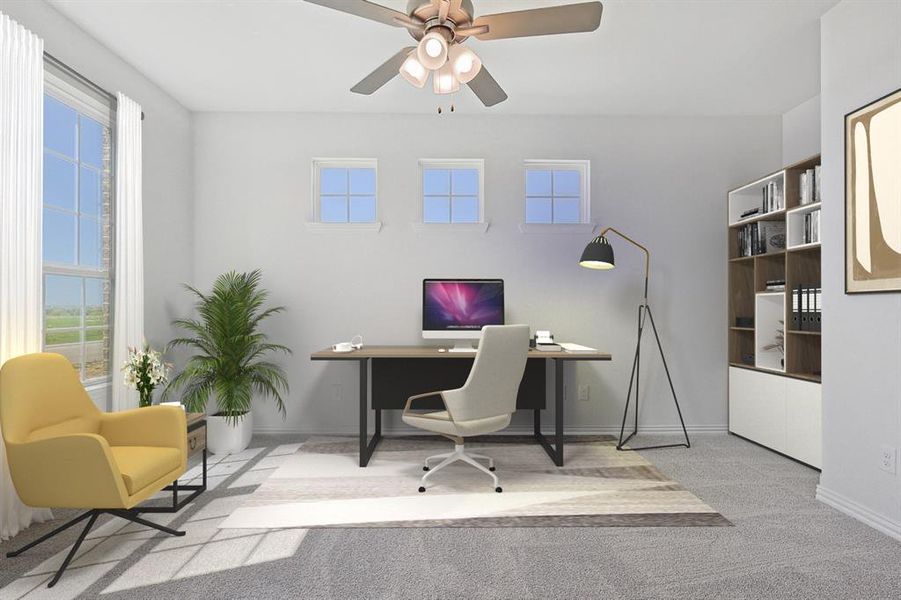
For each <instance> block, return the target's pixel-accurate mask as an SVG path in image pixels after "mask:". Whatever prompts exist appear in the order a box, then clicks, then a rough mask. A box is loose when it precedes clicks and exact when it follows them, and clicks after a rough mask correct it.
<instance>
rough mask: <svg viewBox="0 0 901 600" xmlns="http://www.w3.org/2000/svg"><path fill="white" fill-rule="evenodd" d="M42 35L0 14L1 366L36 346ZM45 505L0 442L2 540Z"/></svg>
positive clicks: (42, 512)
mask: <svg viewBox="0 0 901 600" xmlns="http://www.w3.org/2000/svg"><path fill="white" fill-rule="evenodd" d="M43 136H44V41H43V40H42V39H41V38H39V37H37V36H36V35H34V34H33V33H31V32H30V31H28V30H27V29H25V28H24V27H22V26H21V25H19V24H18V23H16V22H15V21H13V20H12V19H10V18H9V17H8V16H6V15H4V14H3V13H0V365H2V364H3V363H4V362H6V361H7V360H9V359H10V358H14V357H16V356H19V355H21V354H27V353H29V352H40V350H41V304H42V303H41V209H42V207H41V203H42V197H41V184H42V181H41V177H42V154H43V145H44V140H43ZM51 518H53V515H52V514H51V513H50V511H49V510H47V509H43V508H42V509H34V508H30V507H28V506H25V505H24V504H22V501H21V500H19V497H18V496H17V495H16V490H15V488H14V487H13V484H12V479H11V478H10V475H9V465H8V464H7V462H6V449H5V447H4V445H3V444H0V540H5V539H8V538H11V537H12V536H14V535H16V533H18V532H19V531H20V530H21V529H24V528H25V527H28V525H29V524H30V523H32V522H34V521H38V522H40V521H46V520H47V519H51Z"/></svg>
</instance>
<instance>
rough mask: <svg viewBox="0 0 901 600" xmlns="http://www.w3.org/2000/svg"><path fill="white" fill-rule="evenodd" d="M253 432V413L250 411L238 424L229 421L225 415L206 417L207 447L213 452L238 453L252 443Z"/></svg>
mask: <svg viewBox="0 0 901 600" xmlns="http://www.w3.org/2000/svg"><path fill="white" fill-rule="evenodd" d="M252 433H253V413H252V412H248V413H247V414H245V415H244V418H242V419H241V420H240V421H238V423H237V424H233V423H228V422H226V420H225V417H217V416H214V415H209V416H207V418H206V447H207V450H209V451H210V452H212V453H213V454H237V453H238V452H242V451H244V450H245V449H246V448H247V446H249V445H250V436H251V434H252Z"/></svg>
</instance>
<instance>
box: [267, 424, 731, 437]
mask: <svg viewBox="0 0 901 600" xmlns="http://www.w3.org/2000/svg"><path fill="white" fill-rule="evenodd" d="M686 429H688V433H689V435H691V434H693V433H698V434H700V433H727V432H728V430H729V426H728V425H725V424H723V425H693V426H691V425H688V426H686ZM542 431H543V432H544V434H545V435H551V434H552V433H553V430H552V429H549V428H547V427H542ZM565 431H566V433H567V434H568V435H616V436H618V435H619V427H586V426H581V427H580V426H566V428H565ZM253 432H254V433H261V434H267V433H268V434H286V435H290V434H294V435H357V433H358V430H357V428H356V427H349V428H343V427H342V428H338V429H328V430H326V429H315V430H313V429H308V428H305V427H299V428H295V427H254V429H253ZM382 433H383V434H385V435H416V434H421V433H423V432H422V431H421V430H419V429H414V428H412V427H406V426H403V427H383V428H382ZM531 433H532V428H531V427H522V426H521V427H508V428H506V429H504V431H503V432H502V433H501V435H503V434H507V435H530V434H531ZM626 433H628V431H627V432H626ZM643 433H644V434H650V435H676V434H678V435H681V434H682V428H681V427H680V426H679V425H647V426H642V427H640V428H639V434H643ZM423 435H429V434H423Z"/></svg>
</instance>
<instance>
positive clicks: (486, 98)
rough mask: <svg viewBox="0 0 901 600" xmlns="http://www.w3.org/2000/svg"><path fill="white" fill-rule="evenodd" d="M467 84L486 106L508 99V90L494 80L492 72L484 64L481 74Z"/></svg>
mask: <svg viewBox="0 0 901 600" xmlns="http://www.w3.org/2000/svg"><path fill="white" fill-rule="evenodd" d="M466 85H468V86H469V89H471V90H472V91H473V92H474V93H475V95H476V96H478V97H479V100H481V101H482V104H484V105H485V106H494V105H495V104H499V103H501V102H503V101H504V100H506V99H507V92H505V91H504V89H503V88H502V87H501V86H500V85H499V84H498V82H497V81H495V80H494V77H492V76H491V73H489V72H488V69H486V68H485V66H484V65H482V68H481V70H480V71H479V74H478V75H476V76H475V78H474V79H473V80H472V81H470V82H469V83H467V84H466Z"/></svg>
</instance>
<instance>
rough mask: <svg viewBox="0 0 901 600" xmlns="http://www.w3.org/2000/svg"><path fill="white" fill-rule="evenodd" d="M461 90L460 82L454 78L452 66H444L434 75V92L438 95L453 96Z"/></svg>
mask: <svg viewBox="0 0 901 600" xmlns="http://www.w3.org/2000/svg"><path fill="white" fill-rule="evenodd" d="M459 89H460V82H459V81H457V78H456V76H454V71H453V69H451V67H450V65H449V64H447V65H444V66H443V67H441V68H440V69H438V70H437V71H435V72H434V74H433V75H432V90H433V91H434V92H435V93H436V94H453V93H454V92H456V91H459Z"/></svg>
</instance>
